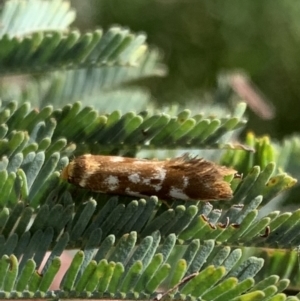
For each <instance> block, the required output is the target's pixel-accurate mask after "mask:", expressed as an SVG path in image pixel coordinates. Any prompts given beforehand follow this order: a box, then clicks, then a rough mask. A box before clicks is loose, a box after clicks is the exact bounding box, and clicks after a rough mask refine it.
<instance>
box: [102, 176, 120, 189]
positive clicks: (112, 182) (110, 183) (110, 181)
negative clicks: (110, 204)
mask: <svg viewBox="0 0 300 301" xmlns="http://www.w3.org/2000/svg"><path fill="white" fill-rule="evenodd" d="M104 184H105V185H107V188H108V190H116V189H118V187H119V179H118V177H115V176H108V177H107V179H105V180H104Z"/></svg>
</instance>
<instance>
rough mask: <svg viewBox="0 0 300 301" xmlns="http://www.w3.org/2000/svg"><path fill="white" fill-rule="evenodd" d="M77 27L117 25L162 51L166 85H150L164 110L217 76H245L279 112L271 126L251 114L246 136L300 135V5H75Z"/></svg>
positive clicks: (150, 1) (119, 1)
mask: <svg viewBox="0 0 300 301" xmlns="http://www.w3.org/2000/svg"><path fill="white" fill-rule="evenodd" d="M71 3H72V5H73V7H74V8H75V9H76V10H77V21H76V24H75V25H74V26H76V27H79V28H81V29H82V30H88V29H92V28H94V27H97V26H100V27H103V28H104V29H107V28H108V27H110V26H111V25H113V24H120V25H123V26H127V27H129V28H130V29H131V30H133V31H135V32H139V31H144V32H146V33H147V35H148V42H149V43H150V44H151V45H156V46H158V47H159V48H160V49H162V51H163V53H164V61H165V63H166V64H167V66H168V68H169V74H168V76H167V77H166V78H163V79H158V80H153V81H149V83H148V85H149V86H150V88H151V91H152V93H153V95H154V96H155V97H156V98H157V99H159V101H164V102H173V103H174V102H175V103H176V102H179V103H184V102H185V101H187V100H189V99H190V98H195V97H201V96H202V95H203V93H204V92H205V91H211V90H212V89H213V88H214V87H215V86H216V78H217V75H218V74H219V72H220V71H224V70H226V71H231V70H236V69H242V70H244V71H245V72H246V73H247V74H248V75H249V76H250V77H251V79H252V81H253V82H254V83H255V85H256V86H257V87H258V88H259V89H260V90H261V91H262V92H263V93H264V95H265V96H266V97H267V98H268V99H269V101H270V102H272V103H273V104H274V106H275V108H276V117H275V118H274V119H273V120H262V119H261V118H260V117H259V116H257V115H256V114H254V113H253V112H251V111H249V112H248V114H249V123H248V129H251V130H253V131H254V132H255V133H257V134H258V135H259V134H270V135H271V136H272V137H277V138H282V137H283V136H285V135H289V134H292V133H295V132H298V131H299V129H300V122H299V118H298V116H299V109H300V101H299V100H300V97H299V95H300V85H299V80H300V53H299V49H300V21H299V20H300V2H297V1H294V0H285V1H282V0H265V1H250V0H235V1H223V0H219V1H211V0H207V1H195V0H191V1H185V0H184V1H183V0H182V1H170V0H165V1H158V0H91V1H84V2H83V1H79V0H76V1H75V0H73V1H71Z"/></svg>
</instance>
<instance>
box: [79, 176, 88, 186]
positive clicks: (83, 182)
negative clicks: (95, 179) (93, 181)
mask: <svg viewBox="0 0 300 301" xmlns="http://www.w3.org/2000/svg"><path fill="white" fill-rule="evenodd" d="M88 178H89V176H87V175H86V176H84V177H83V178H82V179H81V180H80V182H79V186H80V187H86V182H87V180H88Z"/></svg>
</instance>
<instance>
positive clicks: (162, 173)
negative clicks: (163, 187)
mask: <svg viewBox="0 0 300 301" xmlns="http://www.w3.org/2000/svg"><path fill="white" fill-rule="evenodd" d="M166 174H167V171H166V170H165V169H164V168H160V167H157V168H155V173H154V174H153V175H154V177H155V178H156V179H158V180H160V181H161V182H163V181H164V180H165V178H166Z"/></svg>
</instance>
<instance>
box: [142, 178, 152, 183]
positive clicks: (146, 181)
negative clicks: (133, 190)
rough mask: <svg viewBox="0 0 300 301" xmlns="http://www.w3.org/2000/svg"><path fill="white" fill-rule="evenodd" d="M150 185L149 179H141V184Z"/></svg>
mask: <svg viewBox="0 0 300 301" xmlns="http://www.w3.org/2000/svg"><path fill="white" fill-rule="evenodd" d="M150 183H151V179H149V178H144V179H143V184H146V185H150Z"/></svg>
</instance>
